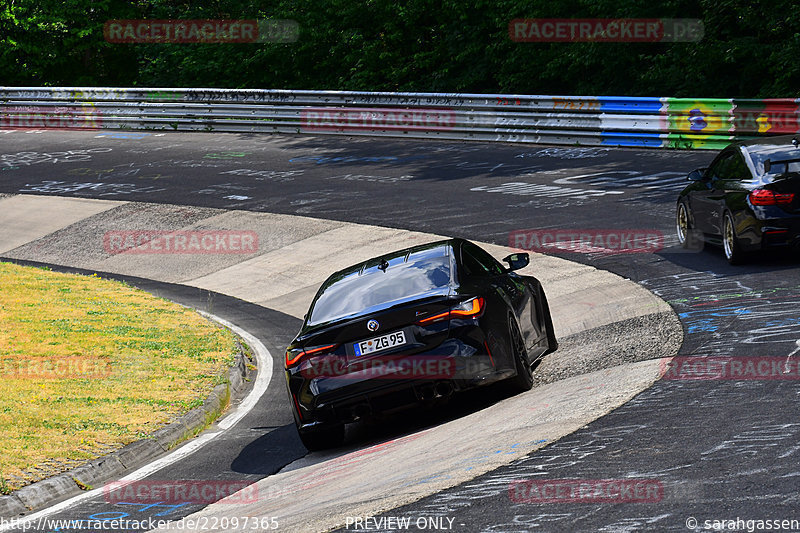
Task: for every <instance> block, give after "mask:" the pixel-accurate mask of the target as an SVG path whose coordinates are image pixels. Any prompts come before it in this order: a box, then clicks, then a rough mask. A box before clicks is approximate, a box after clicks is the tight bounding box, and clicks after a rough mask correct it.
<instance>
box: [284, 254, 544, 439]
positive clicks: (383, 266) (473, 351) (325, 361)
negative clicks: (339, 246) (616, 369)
mask: <svg viewBox="0 0 800 533" xmlns="http://www.w3.org/2000/svg"><path fill="white" fill-rule="evenodd" d="M504 261H505V262H507V263H508V264H509V267H507V268H506V267H503V266H502V265H501V264H500V263H498V262H497V261H496V260H495V259H494V258H493V257H492V256H491V255H489V254H488V253H487V252H486V251H485V250H483V249H481V248H480V247H478V246H477V245H475V244H473V243H471V242H469V241H465V240H462V239H452V240H447V241H440V242H435V243H431V244H426V245H422V246H416V247H413V248H408V249H405V250H400V251H397V252H394V253H391V254H388V255H384V256H381V257H376V258H374V259H370V260H368V261H365V262H363V263H360V264H357V265H354V266H352V267H350V268H346V269H344V270H341V271H339V272H336V273H335V274H333V275H331V276H330V277H329V278H328V279H327V280H326V281H325V283H323V284H322V286H321V287H320V289H319V291H318V292H317V294H316V296H315V297H314V300H313V302H312V303H311V307H310V309H309V311H308V314H306V316H305V320H304V322H303V326H302V328H301V329H300V332H299V333H298V334H297V336H296V337H295V339H294V340H293V341H292V343H291V344H290V345H289V347H288V348H287V350H286V361H285V363H286V367H285V368H286V384H287V386H288V389H289V396H290V400H291V403H292V407H293V412H294V419H295V423H296V424H297V429H298V431H299V433H300V437H301V439H302V441H303V444H305V446H306V447H307V448H308V449H310V450H314V449H320V448H326V447H331V446H336V445H337V444H340V443H341V442H342V440H343V437H344V424H345V423H347V422H352V421H355V420H358V419H362V418H369V417H372V416H378V415H390V414H391V413H393V412H395V411H398V410H401V409H404V408H408V407H413V406H415V405H426V404H428V405H432V404H435V403H437V402H439V401H442V400H443V399H446V398H448V397H449V396H450V395H451V394H453V393H454V392H457V391H461V390H465V389H470V388H473V387H478V386H480V385H485V384H488V383H494V382H497V381H499V380H503V379H508V383H509V386H511V387H513V388H514V389H517V390H527V389H530V388H531V386H532V381H533V377H532V372H533V367H534V365H535V364H536V363H537V362H538V361H539V360H540V359H541V358H542V357H543V356H544V355H545V354H547V353H550V352H552V351H554V350H555V349H556V348H557V347H558V344H557V342H556V338H555V334H554V332H553V323H552V320H551V318H550V309H549V307H548V305H547V299H546V298H545V294H544V291H543V290H542V286H541V284H540V283H539V281H538V280H537V279H536V278H534V277H531V276H522V275H519V274H515V273H514V272H513V271H514V270H518V269H520V268H523V267H525V266H526V265H527V264H528V262H529V256H528V254H527V253H516V254H511V255H509V256H508V257H506V258H505V259H504Z"/></svg>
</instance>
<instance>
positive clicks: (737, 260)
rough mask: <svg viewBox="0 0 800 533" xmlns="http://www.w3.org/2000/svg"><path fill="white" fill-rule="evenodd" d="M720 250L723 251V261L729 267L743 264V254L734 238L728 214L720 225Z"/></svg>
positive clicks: (731, 218) (730, 217)
mask: <svg viewBox="0 0 800 533" xmlns="http://www.w3.org/2000/svg"><path fill="white" fill-rule="evenodd" d="M722 249H723V250H724V251H725V259H727V260H728V263H730V264H731V265H739V264H742V263H743V262H744V252H742V248H741V246H740V245H739V240H738V239H737V238H736V229H735V227H734V225H733V217H732V216H731V214H730V213H729V212H726V213H725V219H724V222H723V223H722Z"/></svg>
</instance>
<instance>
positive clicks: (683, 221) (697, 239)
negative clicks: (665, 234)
mask: <svg viewBox="0 0 800 533" xmlns="http://www.w3.org/2000/svg"><path fill="white" fill-rule="evenodd" d="M675 232H676V233H677V234H678V242H679V243H680V245H681V247H682V248H683V249H685V250H697V251H700V250H702V249H703V238H702V237H701V236H700V235H699V232H698V231H697V230H695V229H693V228H692V225H691V222H690V218H689V207H688V206H687V205H686V202H685V201H681V202H680V203H679V204H678V208H677V210H676V212H675Z"/></svg>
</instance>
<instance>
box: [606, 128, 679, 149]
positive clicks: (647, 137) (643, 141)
mask: <svg viewBox="0 0 800 533" xmlns="http://www.w3.org/2000/svg"><path fill="white" fill-rule="evenodd" d="M601 135H602V141H601V143H602V144H604V145H609V146H636V147H647V148H661V147H662V146H664V139H662V135H663V134H661V133H626V132H614V131H604V132H602V133H601Z"/></svg>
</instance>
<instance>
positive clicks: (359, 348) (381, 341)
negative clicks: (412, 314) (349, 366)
mask: <svg viewBox="0 0 800 533" xmlns="http://www.w3.org/2000/svg"><path fill="white" fill-rule="evenodd" d="M405 343H406V334H405V333H404V332H402V331H396V332H394V333H387V334H386V335H381V336H380V337H375V338H374V339H367V340H365V341H361V342H356V343H354V344H353V353H354V354H355V355H356V357H358V356H361V355H367V354H370V353H375V352H380V351H382V350H388V349H389V348H394V347H396V346H401V345H403V344H405Z"/></svg>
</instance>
